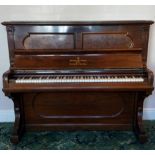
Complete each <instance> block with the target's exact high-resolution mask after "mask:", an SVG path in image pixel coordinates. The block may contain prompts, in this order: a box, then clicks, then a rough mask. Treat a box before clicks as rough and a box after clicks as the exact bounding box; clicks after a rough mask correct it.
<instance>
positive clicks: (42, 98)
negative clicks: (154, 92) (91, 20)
mask: <svg viewBox="0 0 155 155" xmlns="http://www.w3.org/2000/svg"><path fill="white" fill-rule="evenodd" d="M145 97H146V96H145V93H143V92H132V93H131V92H117V93H116V92H48V93H47V92H37V93H21V94H12V99H13V101H14V105H15V124H14V129H13V134H12V136H11V141H12V142H13V143H18V142H19V140H20V138H21V136H22V134H23V132H24V131H47V130H71V131H75V130H133V131H134V132H135V134H136V136H137V137H138V139H139V140H140V142H141V143H144V142H145V141H146V140H147V137H146V134H145V132H144V130H143V126H142V112H143V100H144V98H145Z"/></svg>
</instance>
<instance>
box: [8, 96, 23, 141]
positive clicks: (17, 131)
mask: <svg viewBox="0 0 155 155" xmlns="http://www.w3.org/2000/svg"><path fill="white" fill-rule="evenodd" d="M11 98H12V100H13V102H14V111H15V123H14V127H13V132H12V135H11V138H10V141H11V142H12V143H14V144H17V143H18V142H19V141H20V139H21V136H22V134H23V131H24V118H23V117H24V115H23V114H22V112H23V106H22V96H21V95H20V94H13V95H11Z"/></svg>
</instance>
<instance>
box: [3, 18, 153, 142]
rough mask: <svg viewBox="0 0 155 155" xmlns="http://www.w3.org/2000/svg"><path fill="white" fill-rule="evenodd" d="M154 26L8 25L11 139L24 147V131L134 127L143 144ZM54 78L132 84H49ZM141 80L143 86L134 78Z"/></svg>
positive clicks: (124, 23)
mask: <svg viewBox="0 0 155 155" xmlns="http://www.w3.org/2000/svg"><path fill="white" fill-rule="evenodd" d="M151 24H153V21H98V22H97V21H89V22H80V21H75V22H69V21H68V22H65V21H64V22H63V21H62V22H54V21H53V22H39V21H38V22H37V21H36V22H28V21H25V22H21V21H12V22H3V23H2V25H5V26H6V30H7V37H8V47H9V48H8V49H9V58H10V68H9V71H8V72H6V73H4V75H3V91H4V93H5V95H6V96H8V97H10V98H11V99H12V100H13V102H14V111H15V123H14V128H13V134H12V136H11V142H12V143H18V142H19V140H20V138H21V137H22V134H23V133H24V131H32V130H33V131H40V130H41V131H46V130H72V131H74V130H132V131H134V132H135V134H136V136H137V137H138V139H139V141H140V142H141V143H144V142H145V141H146V140H147V138H146V134H145V132H144V129H143V125H142V116H143V101H144V99H145V97H147V96H149V95H150V94H151V93H152V91H153V73H152V72H151V71H149V70H148V69H147V54H148V41H149V28H150V25H151ZM55 75H56V76H57V77H58V76H64V77H65V78H66V77H67V76H68V75H71V76H72V77H74V79H76V78H77V79H79V77H78V76H81V75H82V76H81V77H82V78H83V79H84V78H85V76H89V78H88V79H90V78H91V77H93V76H97V78H96V77H93V78H94V79H102V78H100V77H101V76H103V78H104V77H106V78H108V79H110V78H111V79H113V78H115V80H116V79H119V78H121V79H123V80H126V79H128V81H125V82H123V81H115V82H114V81H112V82H111V81H110V80H109V81H110V82H109V81H108V82H107V81H106V82H103V81H102V82H98V81H97V80H96V81H93V82H92V81H91V82H90V81H88V82H83V83H79V81H76V82H75V81H73V82H70V81H69V82H64V81H63V82H62V81H61V82H60V83H59V82H58V83H57V82H55V81H54V82H53V81H52V82H49V83H43V79H44V78H42V77H45V79H46V78H47V79H48V77H49V76H51V78H55V77H56V76H55ZM100 75H101V76H100ZM26 76H27V77H26ZM57 77H56V78H55V79H57ZM64 77H63V78H64ZM72 77H71V78H72ZM81 77H80V79H81ZM122 77H123V78H122ZM24 78H25V79H26V78H28V79H29V80H30V81H31V80H32V78H34V79H35V78H38V79H41V82H40V83H36V82H34V81H33V82H32V81H31V83H27V82H23V79H24ZM58 78H59V77H58ZM93 78H92V79H93ZM136 78H137V79H138V78H139V79H141V80H142V81H139V82H137V81H134V82H133V81H131V79H134V80H135V79H136ZM21 79H22V80H21ZM25 79H24V80H25ZM38 79H37V80H38ZM72 79H73V78H72ZM94 79H93V80H94ZM129 79H130V81H129ZM17 81H18V82H17ZM19 81H20V82H19ZM21 81H22V82H21Z"/></svg>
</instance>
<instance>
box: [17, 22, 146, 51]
mask: <svg viewBox="0 0 155 155" xmlns="http://www.w3.org/2000/svg"><path fill="white" fill-rule="evenodd" d="M142 34H143V31H142V29H140V27H139V25H138V26H132V25H129V26H128V25H125V26H121V25H116V26H96V25H95V26H91V25H90V26H82V25H81V26H15V31H14V43H15V44H14V45H15V47H14V48H15V49H22V50H31V49H50V50H57V49H134V48H142V47H143V35H142Z"/></svg>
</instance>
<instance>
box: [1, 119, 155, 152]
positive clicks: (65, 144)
mask: <svg viewBox="0 0 155 155" xmlns="http://www.w3.org/2000/svg"><path fill="white" fill-rule="evenodd" d="M144 125H145V128H146V131H147V134H148V137H149V138H148V142H147V143H145V144H140V143H139V142H138V141H137V139H136V138H135V136H134V134H133V133H132V132H128V131H78V132H37V133H32V132H31V133H25V134H24V136H23V138H22V140H21V142H20V143H19V144H18V145H13V144H11V142H10V140H9V138H10V134H11V130H12V126H13V124H12V123H0V149H1V150H36V149H37V150H40V149H41V150H109V149H110V150H113V149H115V150H124V149H125V150H144V149H145V150H153V149H155V121H145V122H144Z"/></svg>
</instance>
